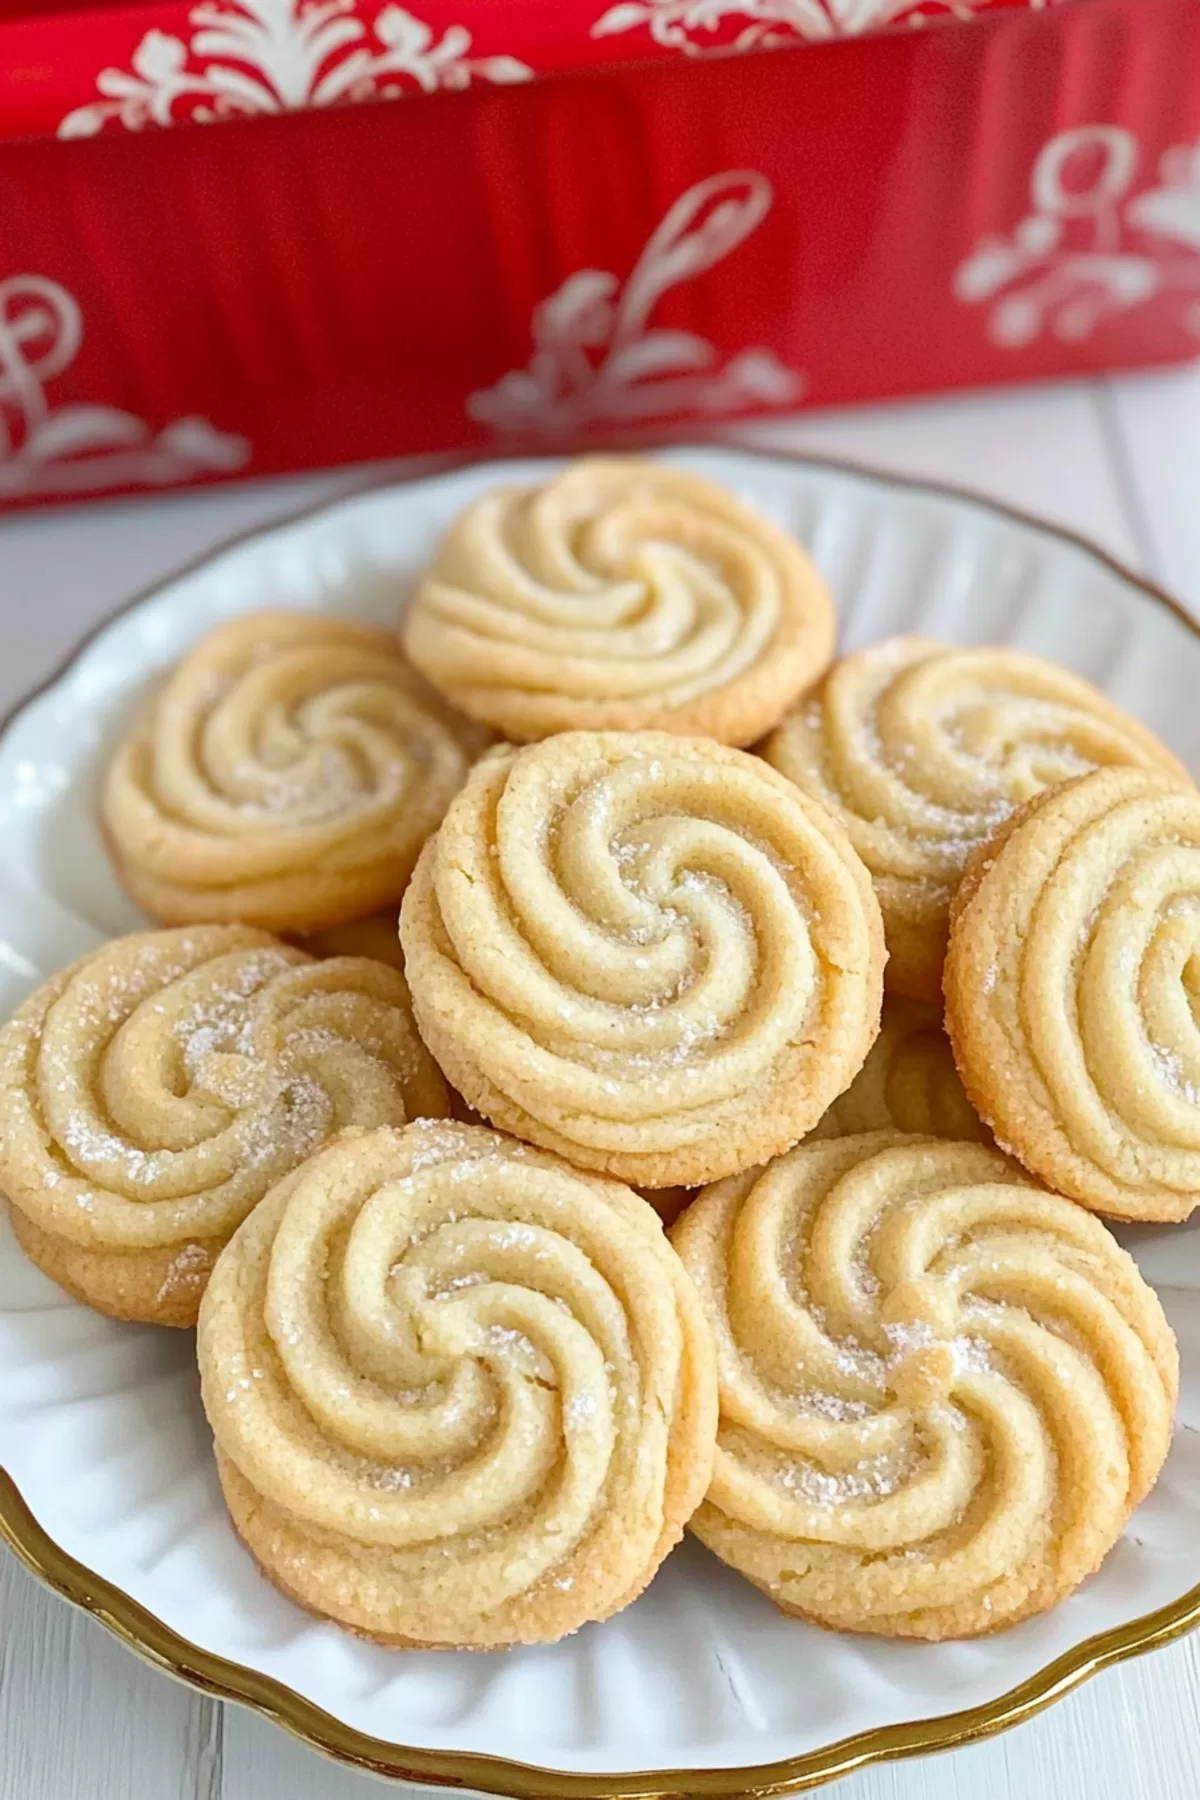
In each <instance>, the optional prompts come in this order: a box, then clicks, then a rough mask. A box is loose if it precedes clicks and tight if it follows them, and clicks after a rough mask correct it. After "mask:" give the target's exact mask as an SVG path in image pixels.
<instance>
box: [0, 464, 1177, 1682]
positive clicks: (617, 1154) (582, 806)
mask: <svg viewBox="0 0 1200 1800" xmlns="http://www.w3.org/2000/svg"><path fill="white" fill-rule="evenodd" d="M834 640H835V615H834V608H833V604H832V601H831V599H830V597H829V595H828V594H827V592H826V590H825V588H824V586H823V584H822V582H821V580H820V578H819V576H818V575H817V573H816V571H815V569H814V568H813V566H812V564H811V563H810V561H809V560H808V558H807V556H806V555H805V553H804V551H803V550H802V549H801V548H800V546H799V545H798V544H797V543H795V542H794V541H793V540H792V539H791V538H790V537H788V536H787V535H786V534H785V533H783V532H781V531H780V530H779V529H778V528H777V527H775V526H774V525H772V524H770V523H769V522H768V521H767V520H766V519H764V518H761V517H759V516H758V515H757V514H756V513H755V512H754V511H752V510H751V509H750V508H748V507H747V506H746V505H744V504H743V503H742V502H741V501H740V500H738V499H736V498H735V497H734V496H733V495H732V494H728V493H725V492H723V491H722V490H720V489H718V488H715V487H713V486H712V485H710V484H709V483H707V482H704V481H701V480H699V479H697V478H695V477H693V476H690V475H686V474H683V473H681V472H679V471H677V470H674V469H668V468H665V467H659V466H658V465H655V464H653V463H639V462H632V461H630V462H624V461H616V460H606V461H586V462H581V463H577V464H575V465H572V466H571V467H569V468H567V469H566V470H565V472H564V473H563V474H561V475H560V476H558V477H557V478H556V479H554V480H552V481H550V482H548V483H547V484H546V485H545V486H543V487H541V488H538V489H533V490H529V489H512V488H501V489H498V490H496V491H494V492H490V493H487V494H485V495H484V497H483V498H482V499H480V500H478V501H477V502H476V503H475V504H474V505H472V506H471V507H470V508H469V509H468V511H467V512H466V513H465V514H464V515H463V516H462V517H461V518H460V519H459V520H458V521H457V522H456V523H455V524H454V525H453V526H452V528H451V530H450V531H449V533H448V535H447V537H446V538H445V541H444V542H443V544H442V546H441V548H440V549H439V551H438V553H437V555H436V557H435V559H434V562H433V564H432V565H431V567H430V568H429V570H428V571H427V573H426V574H425V576H424V578H423V579H422V581H421V582H420V584H419V585H418V588H417V591H416V593H415V595H414V596H413V598H412V602H411V605H410V607H409V609H408V611H407V614H406V617H405V619H404V621H403V625H402V630H401V636H400V637H398V638H397V637H393V636H392V635H391V634H389V633H387V632H384V631H380V630H373V629H369V628H367V627H365V626H358V625H351V624H347V623H345V622H342V621H338V620H334V619H330V618H324V617H314V616H309V615H302V616H301V615H291V614H260V615H254V616H250V617H241V618H238V619H236V620H235V621H233V622H231V623H228V624H225V625H223V626H221V627H219V628H218V629H217V630H215V631H213V632H211V633H210V634H209V635H208V636H207V637H206V638H204V639H203V640H202V641H201V642H200V643H199V644H198V645H197V646H196V647H195V649H194V650H193V651H192V653H191V654H190V655H189V656H188V657H187V658H185V660H184V661H183V663H181V664H180V665H179V667H178V668H177V669H175V670H174V671H173V672H171V673H170V674H169V675H168V676H167V678H166V679H165V680H164V681H163V683H162V684H161V685H160V687H159V688H158V690H157V692H156V693H155V694H154V695H153V696H152V698H151V700H150V702H149V704H148V706H147V707H146V709H145V711H144V713H143V715H142V716H141V718H140V719H139V720H138V721H137V722H136V723H135V725H134V728H133V731H132V733H131V735H130V737H129V740H128V742H127V743H126V744H125V745H124V746H123V747H122V748H121V749H120V750H119V751H118V754H117V756H116V758H115V759H114V761H113V763H112V765H111V767H110V768H109V770H108V773H107V777H106V780H105V784H104V789H103V795H102V802H101V805H102V817H103V825H104V830H105V835H106V839H107V842H108V845H109V848H110V851H111V854H112V857H113V860H114V863H115V866H116V868H117V871H118V873H119V875H120V877H121V879H122V881H123V882H124V884H125V886H126V888H127V889H128V891H129V893H130V894H131V895H132V896H133V897H134V899H135V900H136V901H137V902H138V903H139V905H140V906H142V907H143V908H144V909H145V911H146V912H147V913H148V914H149V915H150V917H151V918H152V919H154V920H155V921H157V923H158V925H159V926H160V927H161V928H160V929H158V930H153V931H146V932H143V933H139V934H137V935H134V936H132V937H128V938H124V939H121V940H118V941H117V942H115V943H112V944H109V945H107V946H106V947H105V948H104V949H102V950H100V951H97V952H96V953H94V954H93V955H91V956H89V957H87V958H85V959H84V960H83V961H82V962H81V963H78V964H76V965H75V966H74V967H73V968H70V969H67V970H65V971H64V972H63V973H62V974H61V975H59V976H57V977H56V978H55V979H54V980H53V981H52V982H50V983H49V984H48V985H47V986H46V987H44V988H42V989H41V990H40V991H39V992H38V993H37V994H35V995H34V996H33V997H32V998H31V999H30V1000H29V1001H27V1002H26V1004H25V1005H24V1006H23V1007H22V1008H21V1010H20V1011H19V1012H18V1013H17V1015H16V1016H15V1017H14V1019H13V1020H12V1021H11V1022H10V1023H9V1024H8V1025H7V1026H6V1027H5V1028H4V1029H3V1031H0V1184H2V1185H3V1189H4V1192H5V1194H6V1195H7V1198H8V1201H9V1206H10V1212H11V1217H12V1221H13V1226H14V1229H15V1232H16V1235H17V1238H18V1240H19V1242H20V1243H21V1244H22V1246H23V1247H24V1249H25V1250H26V1251H27V1253H28V1254H29V1255H30V1256H31V1257H32V1258H33V1260H34V1261H35V1262H37V1263H38V1264H39V1265H40V1266H41V1267H42V1268H43V1269H44V1270H45V1271H46V1272H47V1273H48V1274H49V1275H50V1276H52V1277H53V1279H54V1280H56V1281H57V1282H58V1283H59V1284H60V1285H61V1286H62V1287H64V1288H65V1289H66V1290H67V1291H68V1292H70V1293H72V1294H74V1295H75V1296H76V1297H77V1298H79V1299H80V1300H82V1301H84V1302H85V1303H87V1304H88V1305H91V1306H93V1307H97V1308H99V1309H100V1310H102V1311H105V1312H108V1313H110V1314H113V1315H115V1316H117V1317H119V1318H123V1319H129V1320H139V1321H143V1322H148V1323H153V1324H158V1325H173V1326H179V1327H190V1326H193V1325H197V1323H198V1332H197V1346H198V1358H199V1368H200V1378H201V1387H202V1394H203V1400H204V1405H205V1409H206V1411H207V1414H208V1418H209V1421H210V1423H211V1426H212V1430H213V1437H214V1443H215V1452H216V1458H217V1466H218V1470H219V1473H220V1479H221V1485H222V1489H223V1492H224V1495H225V1498H226V1502H227V1504H228V1507H229V1511H230V1515H231V1517H232V1520H233V1523H234V1525H235V1527H236V1529H237V1531H238V1533H239V1535H240V1537H241V1538H242V1540H243V1541H244V1543H245V1544H246V1545H247V1546H248V1548H249V1550H250V1551H251V1553H252V1554H253V1555H254V1557H255V1558H256V1560H257V1562H258V1564H259V1565H260V1567H261V1568H262V1570H263V1572H264V1573H265V1574H266V1576H267V1577H268V1578H269V1579H270V1580H271V1581H273V1582H274V1583H275V1584H276V1585H277V1586H278V1587H279V1588H281V1589H282V1590H283V1591H284V1592H285V1593H287V1594H288V1595H290V1596H291V1597H292V1598H294V1599H295V1600H296V1601H297V1602H299V1604H301V1605H302V1606H304V1607H307V1608H308V1609H310V1610H311V1611H313V1612H315V1613H317V1614H319V1615H321V1616H323V1617H326V1618H330V1619H333V1620H336V1621H337V1622H339V1623H340V1624H342V1625H344V1626H346V1627H348V1628H349V1629H351V1630H353V1631H356V1632H358V1633H361V1634H363V1635H365V1636H369V1637H371V1638H373V1639H376V1640H377V1641H379V1642H381V1643H386V1644H396V1645H408V1646H440V1647H451V1646H456V1647H465V1648H477V1649H487V1648H496V1647H500V1646H504V1645H510V1644H516V1643H539V1642H553V1641H554V1640H556V1639H558V1638H560V1637H562V1636H563V1635H565V1634H566V1633H567V1632H570V1631H573V1630H575V1629H576V1628H578V1627H579V1626H581V1625H583V1624H585V1623H587V1622H589V1621H596V1620H601V1619H604V1618H607V1617H609V1616H611V1615H612V1614H613V1613H615V1612H618V1611H619V1610H620V1609H621V1608H623V1607H624V1606H626V1605H628V1604H629V1603H630V1602H631V1601H632V1600H633V1599H635V1598H636V1596H637V1595H638V1594H639V1593H640V1592H641V1590H642V1589H643V1588H644V1587H645V1585H646V1584H647V1582H649V1581H650V1579H651V1578H652V1577H653V1575H654V1573H655V1571H656V1570H657V1568H658V1567H659V1565H660V1564H661V1562H662V1561H663V1559H664V1558H665V1557H666V1556H667V1555H668V1554H669V1552H670V1551H671V1550H672V1548H673V1547H674V1545H675V1544H676V1543H677V1542H678V1541H679V1539H680V1537H681V1536H682V1534H683V1531H684V1529H685V1527H687V1528H690V1529H691V1530H692V1531H693V1532H694V1533H695V1535H696V1536H697V1537H698V1538H699V1539H700V1540H701V1541H702V1542H703V1543H704V1544H706V1545H707V1546H708V1547H709V1549H710V1550H712V1551H713V1552H714V1553H715V1554H716V1555H717V1556H718V1557H720V1558H721V1559H722V1560H723V1561H724V1562H726V1563H728V1564H729V1565H731V1566H732V1567H733V1568H735V1569H737V1570H739V1571H740V1572H741V1573H742V1574H743V1575H744V1576H745V1577H746V1578H747V1579H748V1580H749V1581H751V1582H753V1583H754V1584H755V1585H756V1586H758V1587H759V1588H761V1589H762V1590H763V1591H764V1592H765V1593H766V1594H767V1595H768V1596H769V1597H770V1598H771V1599H772V1600H773V1601H775V1603H776V1604H777V1605H778V1606H780V1607H781V1608H782V1609H783V1610H785V1611H786V1612H790V1613H795V1614H797V1615H798V1616H800V1617H803V1618H805V1619H808V1620H811V1621H813V1622H815V1623H817V1624H820V1625H824V1626H826V1627H829V1628H831V1629H838V1630H854V1631H866V1632H874V1633H879V1634H882V1635H886V1636H889V1637H902V1638H903V1637H908V1638H925V1639H937V1638H944V1637H953V1636H969V1635H973V1634H976V1633H981V1632H986V1631H992V1630H996V1629H999V1628H1001V1627H1003V1626H1006V1625H1009V1624H1011V1623H1013V1622H1014V1621H1016V1620H1018V1619H1021V1618H1024V1617H1027V1616H1029V1615H1031V1614H1034V1613H1037V1612H1040V1611H1042V1610H1044V1609H1045V1608H1047V1607H1049V1606H1052V1605H1054V1604H1055V1603H1056V1602H1057V1601H1059V1600H1060V1599H1062V1598H1063V1597H1064V1596H1065V1595H1066V1594H1068V1593H1069V1592H1070V1591H1071V1590H1072V1589H1073V1588H1074V1587H1075V1586H1076V1585H1077V1584H1078V1583H1079V1582H1080V1581H1081V1580H1082V1579H1083V1578H1084V1577H1085V1576H1086V1575H1088V1574H1089V1573H1091V1572H1092V1571H1093V1570H1094V1569H1096V1568H1097V1567H1098V1566H1099V1564H1100V1563H1101V1561H1102V1560H1103V1558H1104V1557H1105V1556H1106V1555H1107V1553H1108V1551H1109V1550H1110V1549H1111V1548H1112V1546H1113V1544H1114V1543H1115V1542H1116V1540H1117V1538H1118V1537H1119V1535H1120V1534H1121V1532H1122V1531H1123V1529H1124V1527H1125V1525H1126V1523H1127V1521H1128V1519H1129V1516H1130V1514H1131V1512H1132V1510H1133V1508H1134V1507H1135V1506H1136V1505H1137V1503H1138V1501H1139V1500H1140V1499H1141V1498H1142V1497H1143V1496H1144V1495H1145V1494H1146V1493H1147V1492H1148V1490H1149V1489H1150V1487H1151V1486H1152V1485H1153V1483H1154V1481H1155V1479H1156V1477H1157V1475H1158V1473H1159V1470H1160V1469H1161V1466H1162V1463H1163V1460H1164V1458H1165V1455H1166V1452H1167V1448H1168V1446H1169V1442H1170V1435H1171V1425H1172V1416H1173V1411H1174V1404H1175V1398H1176V1391H1177V1384H1178V1361H1177V1354H1176V1348H1175V1343H1174V1339H1173V1337H1172V1335H1171V1332H1170V1329H1169V1327H1168V1325H1167V1323H1166V1320H1165V1318H1164V1315H1163V1312H1162V1308H1161V1306H1160V1304H1159V1302H1158V1300H1157V1298H1156V1296H1155V1295H1154V1293H1153V1292H1152V1290H1151V1289H1150V1288H1149V1287H1148V1286H1147V1285H1146V1283H1145V1282H1144V1281H1143V1280H1142V1278H1141V1276H1140V1275H1139V1273H1138V1270H1137V1268H1136V1266H1135V1264H1134V1263H1133V1262H1132V1260H1131V1259H1130V1258H1129V1256H1128V1255H1127V1254H1126V1253H1125V1252H1124V1251H1123V1250H1122V1249H1121V1248H1120V1247H1119V1245H1118V1244H1117V1242H1116V1241H1115V1239H1114V1238H1113V1237H1112V1235H1111V1234H1110V1232H1109V1230H1108V1229H1107V1227H1106V1226H1105V1225H1104V1224H1103V1223H1102V1222H1101V1219H1100V1217H1098V1216H1097V1215H1106V1216H1108V1217H1110V1218H1119V1219H1139V1220H1148V1219H1180V1218H1184V1217H1186V1216H1187V1214H1188V1213H1189V1212H1190V1211H1191V1210H1192V1208H1193V1206H1195V1205H1196V1204H1197V1203H1198V1202H1200V1025H1198V1020H1200V795H1198V794H1197V792H1196V790H1195V788H1194V786H1193V784H1192V782H1191V781H1190V779H1189V777H1188V775H1187V774H1186V772H1185V771H1184V770H1183V769H1182V768H1181V767H1179V765H1178V764H1177V763H1176V762H1175V760H1174V759H1173V758H1172V756H1171V755H1170V754H1169V752H1168V751H1167V750H1166V749H1165V748H1164V747H1163V746H1162V745H1161V744H1159V743H1158V742H1157V740H1156V739H1155V738H1154V737H1153V735H1152V734H1151V733H1150V732H1149V731H1147V730H1146V729H1145V728H1144V727H1143V726H1141V725H1139V724H1138V723H1137V722H1136V721H1134V720H1132V719H1130V718H1127V717H1126V716H1125V715H1123V714H1122V713H1121V712H1119V711H1118V710H1117V709H1116V708H1115V707H1114V706H1113V705H1111V704H1110V703H1109V702H1108V701H1107V700H1105V699H1104V697H1103V696H1102V695H1100V694H1099V693H1098V692H1096V691H1095V690H1094V689H1093V688H1091V687H1089V686H1088V685H1087V683H1085V682H1083V681H1081V680H1079V679H1078V678H1077V677H1075V676H1073V675H1070V674H1068V673H1067V672H1066V671H1065V670H1062V669H1059V668H1056V667H1054V666H1053V665H1050V664H1048V663H1045V662H1043V661H1041V660H1039V659H1037V658H1034V657H1031V656H1028V655H1024V654H1021V653H1018V652H1015V651H1010V650H1000V649H956V648H952V647H950V646H946V645H941V644H937V643H933V642H929V641H926V640H919V639H914V638H902V639H895V640H891V641H889V642H886V643H882V644H877V645H874V646H872V647H870V648H868V649H866V650H862V651H859V652H857V653H855V654H852V655H849V656H847V657H845V658H843V659H842V660H841V661H838V662H834V663H832V666H831V658H832V656H833V648H834ZM754 746H757V749H755V748H753V747H754ZM664 1218H668V1219H672V1218H673V1220H674V1222H673V1223H672V1224H671V1225H670V1230H669V1234H668V1233H667V1232H665V1231H664V1226H663V1219H664Z"/></svg>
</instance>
